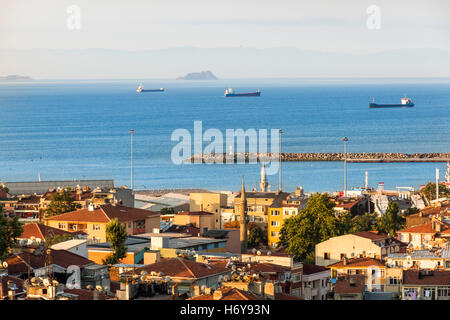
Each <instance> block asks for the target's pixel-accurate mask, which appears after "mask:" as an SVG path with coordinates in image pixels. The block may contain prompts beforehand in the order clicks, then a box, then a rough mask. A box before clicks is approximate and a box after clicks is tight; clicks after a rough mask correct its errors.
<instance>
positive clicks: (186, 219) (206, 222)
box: [173, 211, 215, 232]
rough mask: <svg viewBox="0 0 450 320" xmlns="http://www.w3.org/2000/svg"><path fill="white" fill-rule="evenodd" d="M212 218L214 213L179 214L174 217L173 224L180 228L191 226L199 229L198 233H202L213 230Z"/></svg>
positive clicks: (191, 212)
mask: <svg viewBox="0 0 450 320" xmlns="http://www.w3.org/2000/svg"><path fill="white" fill-rule="evenodd" d="M214 217H215V214H214V213H212V212H206V211H194V212H193V211H190V212H179V213H177V214H175V215H174V218H173V224H175V225H181V226H186V225H188V224H191V225H193V226H194V227H196V228H199V229H200V232H204V231H205V230H211V229H215V222H214Z"/></svg>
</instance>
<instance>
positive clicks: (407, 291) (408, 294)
mask: <svg viewBox="0 0 450 320" xmlns="http://www.w3.org/2000/svg"><path fill="white" fill-rule="evenodd" d="M403 294H404V296H405V298H407V299H413V300H416V298H417V288H404V289H403Z"/></svg>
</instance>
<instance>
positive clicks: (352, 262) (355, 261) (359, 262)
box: [327, 257, 385, 268]
mask: <svg viewBox="0 0 450 320" xmlns="http://www.w3.org/2000/svg"><path fill="white" fill-rule="evenodd" d="M371 266H375V267H384V266H385V265H384V263H383V262H382V261H381V260H378V259H374V258H369V257H364V258H350V259H347V264H345V265H344V261H339V262H336V263H333V264H330V265H328V266H327V268H366V267H371Z"/></svg>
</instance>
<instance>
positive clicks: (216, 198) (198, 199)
mask: <svg viewBox="0 0 450 320" xmlns="http://www.w3.org/2000/svg"><path fill="white" fill-rule="evenodd" d="M226 206H227V195H226V194H224V193H219V192H192V193H190V194H189V211H191V212H199V211H206V212H211V213H214V216H215V219H214V228H221V227H222V226H221V219H220V213H221V208H224V207H226Z"/></svg>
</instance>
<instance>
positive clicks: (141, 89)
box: [136, 83, 164, 93]
mask: <svg viewBox="0 0 450 320" xmlns="http://www.w3.org/2000/svg"><path fill="white" fill-rule="evenodd" d="M163 91H164V88H159V89H147V90H144V86H143V85H142V83H141V84H139V87H138V88H137V90H136V92H139V93H140V92H163Z"/></svg>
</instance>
